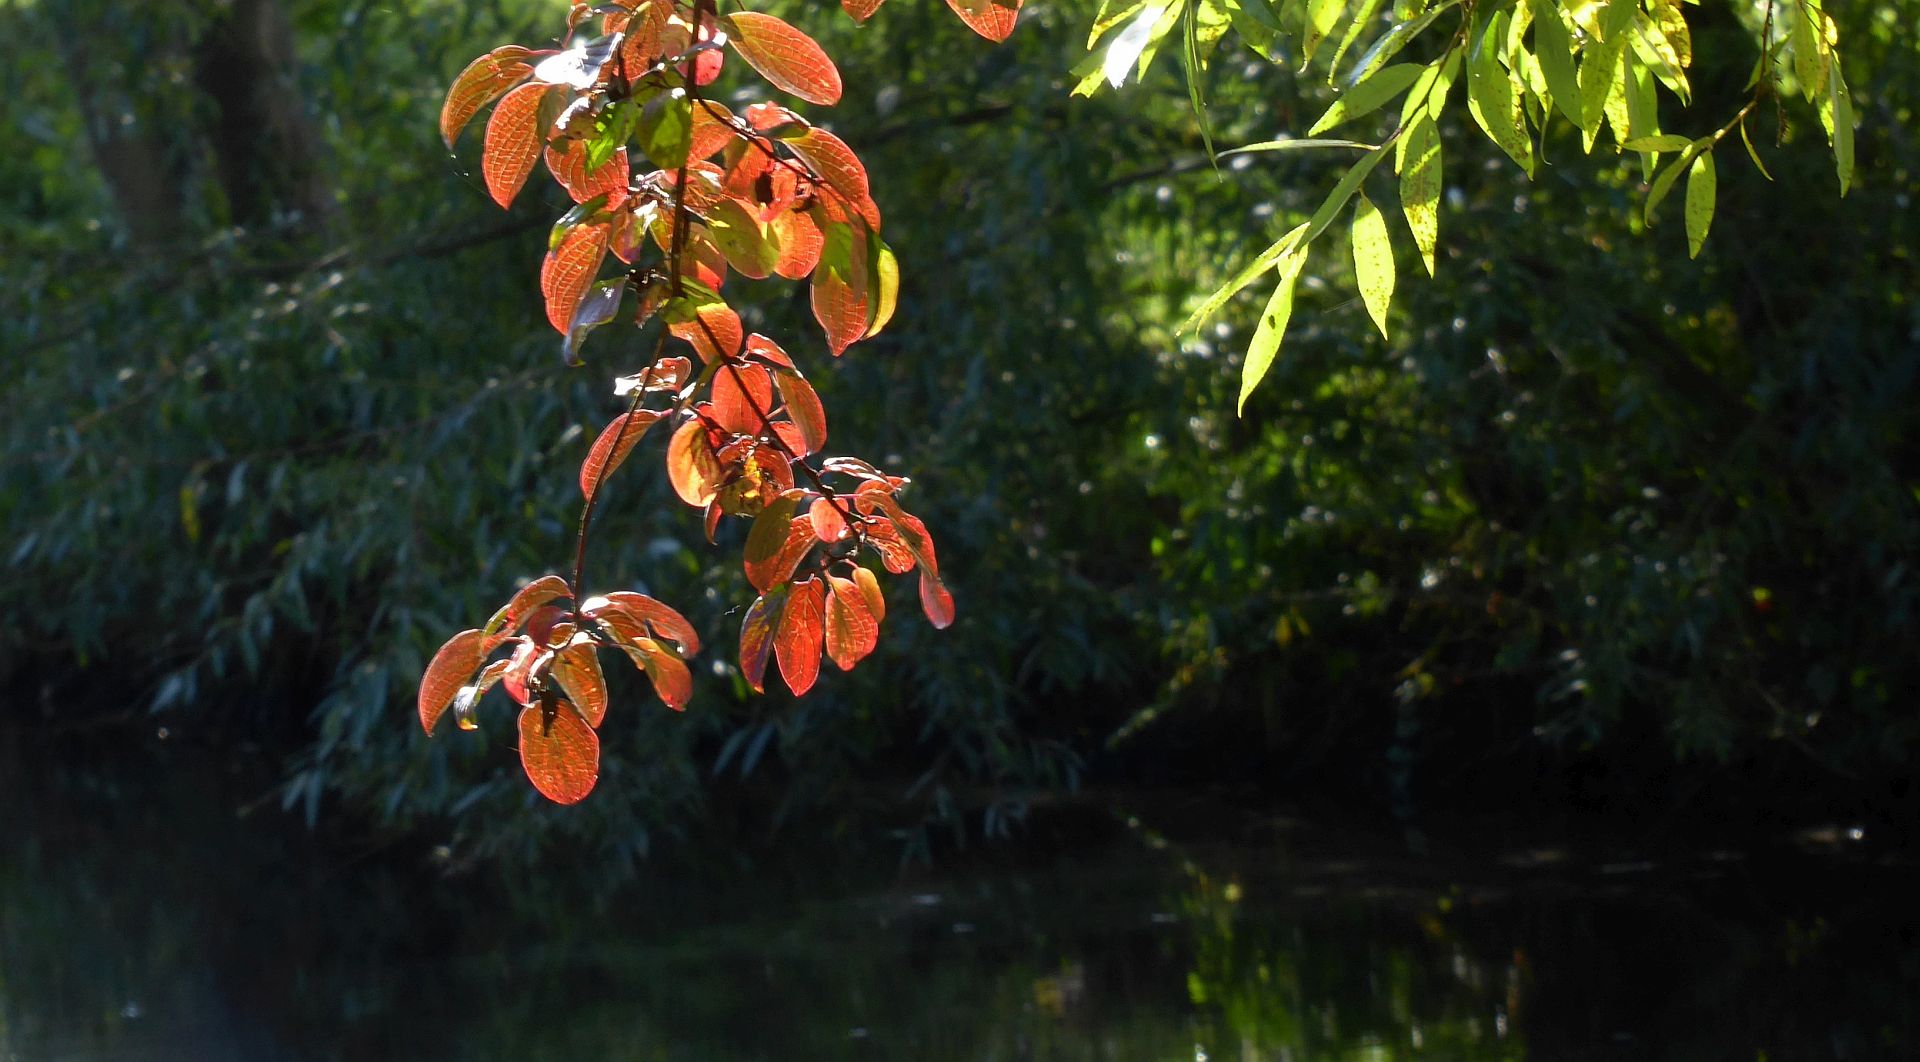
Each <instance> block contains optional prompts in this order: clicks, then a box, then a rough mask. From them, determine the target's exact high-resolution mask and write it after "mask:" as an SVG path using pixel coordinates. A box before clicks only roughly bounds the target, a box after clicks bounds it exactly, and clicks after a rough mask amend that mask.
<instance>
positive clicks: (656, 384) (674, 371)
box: [613, 355, 693, 398]
mask: <svg viewBox="0 0 1920 1062" xmlns="http://www.w3.org/2000/svg"><path fill="white" fill-rule="evenodd" d="M692 378H693V363H692V362H690V361H688V360H687V359H685V358H682V357H679V356H677V355H675V356H671V357H665V358H661V359H660V360H659V361H656V362H654V363H653V364H652V365H649V366H648V367H647V368H645V369H643V370H642V371H640V372H636V373H634V374H633V375H632V376H622V377H620V378H619V379H617V380H615V381H613V393H614V395H615V397H618V398H625V397H626V396H628V395H630V394H632V393H633V392H634V391H635V390H636V389H639V390H643V391H646V392H647V393H649V394H651V393H653V392H655V391H678V390H680V388H682V387H685V386H686V384H687V381H688V380H691V379H692Z"/></svg>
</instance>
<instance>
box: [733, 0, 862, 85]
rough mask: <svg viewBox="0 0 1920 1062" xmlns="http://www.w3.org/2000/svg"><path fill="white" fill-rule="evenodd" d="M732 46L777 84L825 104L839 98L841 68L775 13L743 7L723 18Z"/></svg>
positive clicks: (816, 45)
mask: <svg viewBox="0 0 1920 1062" xmlns="http://www.w3.org/2000/svg"><path fill="white" fill-rule="evenodd" d="M721 25H723V26H725V27H727V28H728V29H729V30H730V31H731V32H730V33H729V34H728V36H729V37H730V38H731V39H732V41H733V50H734V51H736V52H739V53H740V58H742V59H745V60H746V61H747V65H748V66H751V67H753V68H754V69H755V70H757V71H759V72H760V76H761V77H764V78H766V79H767V81H768V82H770V83H771V84H772V85H773V87H774V88H777V89H781V90H783V91H786V92H791V93H793V94H794V95H796V96H798V97H800V98H801V99H803V100H806V101H807V102H808V103H817V104H820V105H821V106H823V107H831V106H833V105H834V104H836V103H839V102H840V71H839V70H837V69H835V68H834V65H833V60H832V59H829V58H828V57H827V53H826V52H825V51H823V50H822V49H821V47H820V45H819V44H817V43H815V42H814V39H813V38H812V37H809V36H807V35H806V34H804V33H802V32H800V31H799V30H797V29H794V28H793V27H792V26H790V25H788V24H787V23H785V22H783V21H781V20H780V19H777V18H775V17H773V16H772V15H768V14H762V13H760V12H755V11H740V12H736V13H735V14H733V15H730V16H727V17H726V18H723V19H721Z"/></svg>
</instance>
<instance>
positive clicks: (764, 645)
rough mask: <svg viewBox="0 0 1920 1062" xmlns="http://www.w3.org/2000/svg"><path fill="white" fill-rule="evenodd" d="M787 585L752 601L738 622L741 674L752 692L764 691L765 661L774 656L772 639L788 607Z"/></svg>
mask: <svg viewBox="0 0 1920 1062" xmlns="http://www.w3.org/2000/svg"><path fill="white" fill-rule="evenodd" d="M787 589H788V588H787V584H785V583H782V584H780V585H779V586H776V587H774V588H773V589H771V590H769V591H767V592H766V593H764V594H762V595H760V596H759V597H757V598H754V599H753V604H752V605H750V606H748V608H747V615H746V618H745V619H743V620H741V621H740V674H741V676H742V677H744V678H745V679H746V680H747V685H749V686H751V687H753V692H755V693H765V692H766V675H767V660H768V658H769V657H771V656H772V655H773V636H774V632H775V631H777V630H778V629H779V626H780V613H781V612H782V611H783V610H784V609H785V608H786V604H787Z"/></svg>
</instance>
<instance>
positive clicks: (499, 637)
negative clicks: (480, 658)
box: [484, 575, 573, 652]
mask: <svg viewBox="0 0 1920 1062" xmlns="http://www.w3.org/2000/svg"><path fill="white" fill-rule="evenodd" d="M572 596H573V591H572V590H571V589H569V588H568V586H567V581H566V580H565V579H562V578H560V577H559V576H557V575H543V576H541V577H540V578H538V579H535V580H533V581H532V582H530V583H528V584H527V585H525V586H523V587H521V588H520V589H519V590H517V591H515V592H514V595H513V597H511V598H509V599H508V601H507V603H506V604H504V605H502V606H500V611H498V612H495V613H494V614H493V616H492V618H490V619H488V620H487V626H486V628H485V630H484V633H485V634H486V636H487V651H488V652H492V651H493V650H494V649H496V648H498V647H499V645H500V643H501V642H503V641H506V640H507V639H508V638H509V637H511V636H512V635H513V633H514V632H515V631H518V630H519V629H520V624H521V623H523V622H525V621H526V618H527V617H528V616H530V615H532V614H533V612H534V610H535V609H537V608H539V607H540V606H542V605H545V604H549V603H551V602H554V601H558V600H559V599H560V598H563V597H572Z"/></svg>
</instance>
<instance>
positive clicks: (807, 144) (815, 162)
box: [782, 126, 880, 231]
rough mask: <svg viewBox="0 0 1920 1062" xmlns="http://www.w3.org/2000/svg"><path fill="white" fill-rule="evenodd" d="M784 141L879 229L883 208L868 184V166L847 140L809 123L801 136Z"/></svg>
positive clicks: (852, 209)
mask: <svg viewBox="0 0 1920 1062" xmlns="http://www.w3.org/2000/svg"><path fill="white" fill-rule="evenodd" d="M782 142H783V143H785V144H786V145H787V147H789V148H792V149H793V153H794V154H796V155H798V156H800V160H801V161H802V162H805V163H806V164H807V167H808V168H809V169H811V170H813V172H815V173H817V174H819V175H820V179H821V180H822V181H824V182H826V185H827V188H828V189H829V191H830V193H832V194H835V195H837V196H838V197H839V198H840V200H841V201H842V202H843V203H844V204H845V205H846V207H847V209H849V210H851V211H853V212H854V213H855V214H858V215H859V216H860V219H861V220H863V221H865V222H866V223H867V227H868V228H870V229H874V230H876V231H877V230H878V229H879V228H880V208H879V206H877V205H876V204H875V203H874V201H873V193H872V190H871V188H870V187H869V185H868V183H867V168H866V167H865V166H863V165H861V163H860V159H859V157H858V156H856V155H855V154H854V153H853V149H852V148H850V147H848V146H847V142H846V141H844V140H842V139H840V138H839V137H837V136H834V135H833V134H832V133H829V132H827V131H826V130H825V129H821V128H820V127H818V126H809V127H808V128H807V129H806V130H805V131H804V132H802V133H801V134H800V135H798V136H793V137H788V138H786V139H785V140H784V141H782Z"/></svg>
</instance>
